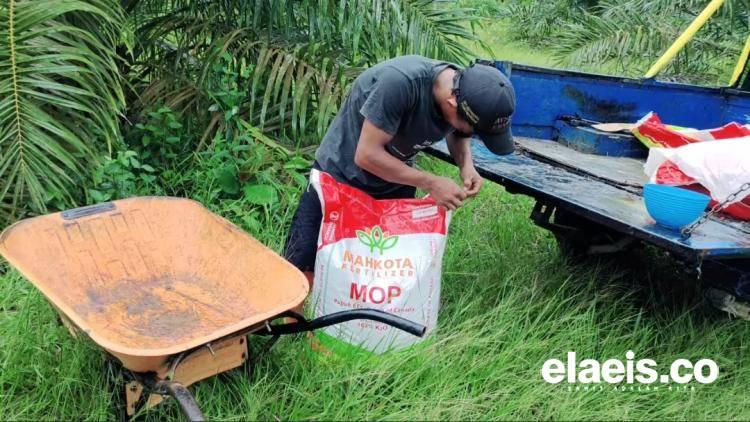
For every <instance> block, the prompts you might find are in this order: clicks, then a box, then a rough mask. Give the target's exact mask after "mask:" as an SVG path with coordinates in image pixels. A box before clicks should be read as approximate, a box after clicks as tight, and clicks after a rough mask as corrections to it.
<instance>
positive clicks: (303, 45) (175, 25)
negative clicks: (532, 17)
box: [129, 0, 477, 146]
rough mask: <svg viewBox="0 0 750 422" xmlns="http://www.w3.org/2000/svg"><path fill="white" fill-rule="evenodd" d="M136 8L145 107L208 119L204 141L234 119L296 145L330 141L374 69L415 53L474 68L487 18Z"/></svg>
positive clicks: (233, 5)
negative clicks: (478, 31)
mask: <svg viewBox="0 0 750 422" xmlns="http://www.w3.org/2000/svg"><path fill="white" fill-rule="evenodd" d="M129 3H130V4H129V7H131V8H132V10H133V13H132V20H133V22H134V25H135V26H136V30H135V31H136V33H137V34H139V36H138V44H137V46H136V48H135V50H136V52H137V57H138V60H137V61H138V63H139V66H137V67H134V68H133V69H132V70H133V73H134V78H133V79H134V81H143V88H142V90H143V95H142V96H141V101H142V103H143V104H145V105H147V106H148V105H150V104H155V103H159V104H165V105H166V106H168V107H170V108H172V109H174V110H177V111H180V112H188V113H190V114H191V115H192V116H194V117H195V118H199V119H202V121H203V122H205V125H204V126H205V128H206V131H205V133H204V136H203V139H204V140H207V139H210V138H211V137H213V136H214V135H215V134H216V133H217V132H222V131H224V130H225V129H226V124H225V119H226V117H227V113H229V114H232V115H235V114H236V115H239V116H240V117H241V118H242V119H243V120H244V121H247V122H248V123H250V124H252V125H253V126H255V127H257V128H259V129H260V130H262V131H263V132H264V133H266V134H269V135H271V136H274V137H276V138H279V139H282V140H283V141H284V142H286V144H287V145H295V146H296V145H310V144H314V143H317V142H318V141H319V140H320V138H321V137H322V136H323V134H324V133H325V131H326V130H327V127H328V125H329V123H330V122H331V120H332V119H333V116H334V114H335V112H336V111H337V110H338V107H339V105H340V103H341V101H342V100H343V97H344V95H345V93H346V90H347V87H348V84H349V82H350V81H351V80H352V78H353V77H354V76H356V75H357V74H358V73H359V71H360V69H361V68H363V67H365V66H369V65H371V64H374V63H375V62H378V61H380V60H383V59H385V58H390V57H394V56H396V55H400V54H410V53H418V54H424V55H428V56H432V57H436V58H442V59H447V60H453V61H459V62H464V61H466V60H468V59H469V58H470V56H471V54H470V51H469V50H468V49H467V48H466V47H465V45H464V44H463V43H462V42H461V40H467V39H474V35H473V34H472V32H471V30H470V29H469V25H471V24H472V23H473V22H475V21H476V19H477V18H476V17H475V16H473V14H472V13H471V10H469V9H464V8H458V9H456V8H445V7H442V6H440V4H439V2H434V1H431V0H400V1H392V0H387V1H386V0H359V1H356V2H341V1H333V0H305V1H296V2H273V1H272V2H269V1H265V0H236V1H233V2H204V1H199V0H182V1H178V0H175V1H162V0H151V1H149V0H141V1H132V2H129ZM140 90H141V88H139V89H138V91H140ZM200 146H205V143H201V144H200Z"/></svg>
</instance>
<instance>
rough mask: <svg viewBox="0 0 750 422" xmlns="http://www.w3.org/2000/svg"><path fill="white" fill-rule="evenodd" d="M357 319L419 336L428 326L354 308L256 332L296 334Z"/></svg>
mask: <svg viewBox="0 0 750 422" xmlns="http://www.w3.org/2000/svg"><path fill="white" fill-rule="evenodd" d="M355 319H369V320H372V321H377V322H382V323H383V324H387V325H390V326H391V327H394V328H398V329H399V330H402V331H406V332H407V333H409V334H412V335H414V336H417V337H422V336H424V333H425V331H427V327H425V326H424V325H422V324H417V323H416V322H413V321H409V320H408V319H405V318H401V317H399V316H396V315H393V314H389V313H388V312H383V311H380V310H377V309H354V310H351V311H341V312H336V313H333V314H329V315H323V316H322V317H318V318H315V319H313V320H311V321H308V320H306V319H304V318H301V317H300V318H297V322H292V323H288V324H281V325H274V326H267V327H266V328H265V329H264V330H261V331H257V332H255V333H254V334H261V335H283V334H296V333H302V332H305V331H313V330H317V329H320V328H325V327H329V326H331V325H336V324H341V323H343V322H348V321H351V320H355Z"/></svg>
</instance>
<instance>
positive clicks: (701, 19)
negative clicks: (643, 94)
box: [645, 0, 724, 79]
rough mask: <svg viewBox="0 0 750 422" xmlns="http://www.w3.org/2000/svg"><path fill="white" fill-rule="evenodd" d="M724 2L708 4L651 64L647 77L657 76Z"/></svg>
mask: <svg viewBox="0 0 750 422" xmlns="http://www.w3.org/2000/svg"><path fill="white" fill-rule="evenodd" d="M722 4H724V0H712V1H711V3H709V4H708V6H706V8H705V9H703V11H702V12H701V13H700V14H699V15H698V16H697V17H696V18H695V20H693V22H692V23H691V24H690V25H689V26H688V27H687V29H685V32H683V33H682V35H680V36H679V37H677V39H676V40H675V41H674V43H672V45H671V46H670V47H669V48H668V49H667V51H666V52H664V54H663V55H662V56H661V57H659V60H657V61H656V63H654V65H653V66H651V69H649V70H648V72H646V76H645V78H647V79H650V78H653V77H654V76H656V75H657V74H658V73H659V72H661V71H662V69H664V68H665V67H666V66H667V65H668V64H669V62H671V61H672V59H674V57H675V56H676V55H677V53H679V52H680V51H681V50H682V49H683V48H684V47H685V44H687V43H688V42H689V41H690V40H691V39H693V37H694V36H695V34H696V32H698V30H699V29H701V28H702V27H703V25H705V24H706V22H708V19H709V18H711V16H713V14H714V13H716V11H717V10H718V9H719V7H721V5H722Z"/></svg>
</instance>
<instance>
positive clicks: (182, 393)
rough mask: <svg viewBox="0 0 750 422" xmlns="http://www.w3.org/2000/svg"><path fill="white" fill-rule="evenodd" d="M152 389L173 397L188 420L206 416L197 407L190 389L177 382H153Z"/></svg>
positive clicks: (203, 419)
mask: <svg viewBox="0 0 750 422" xmlns="http://www.w3.org/2000/svg"><path fill="white" fill-rule="evenodd" d="M153 389H154V391H155V392H157V393H159V394H166V395H169V396H172V397H174V399H175V400H177V403H179V405H180V409H182V413H183V414H185V417H187V418H188V420H189V421H205V420H206V417H205V416H203V412H201V409H200V407H198V403H197V402H196V401H195V398H194V397H193V395H192V394H190V391H188V389H187V388H185V386H184V385H182V384H180V383H179V382H174V381H158V382H157V383H156V384H154V387H153Z"/></svg>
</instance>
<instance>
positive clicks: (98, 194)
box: [86, 150, 158, 203]
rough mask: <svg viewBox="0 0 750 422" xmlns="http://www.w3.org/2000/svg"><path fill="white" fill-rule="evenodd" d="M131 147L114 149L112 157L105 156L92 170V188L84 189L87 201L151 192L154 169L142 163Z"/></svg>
mask: <svg viewBox="0 0 750 422" xmlns="http://www.w3.org/2000/svg"><path fill="white" fill-rule="evenodd" d="M139 158H140V157H139V156H138V153H137V152H135V151H132V150H125V151H117V155H116V157H115V158H105V159H104V161H103V162H102V164H101V166H100V167H98V168H97V169H96V170H95V171H94V173H93V187H91V188H88V189H87V190H86V193H87V197H88V198H89V201H87V202H94V203H96V202H105V201H110V200H115V199H123V198H128V197H130V196H134V195H146V194H149V193H151V194H153V192H154V190H155V189H156V190H158V188H157V186H156V185H155V181H156V175H155V174H154V173H155V169H154V168H153V167H152V166H151V165H149V164H145V163H142V162H141V160H140V159H139Z"/></svg>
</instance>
